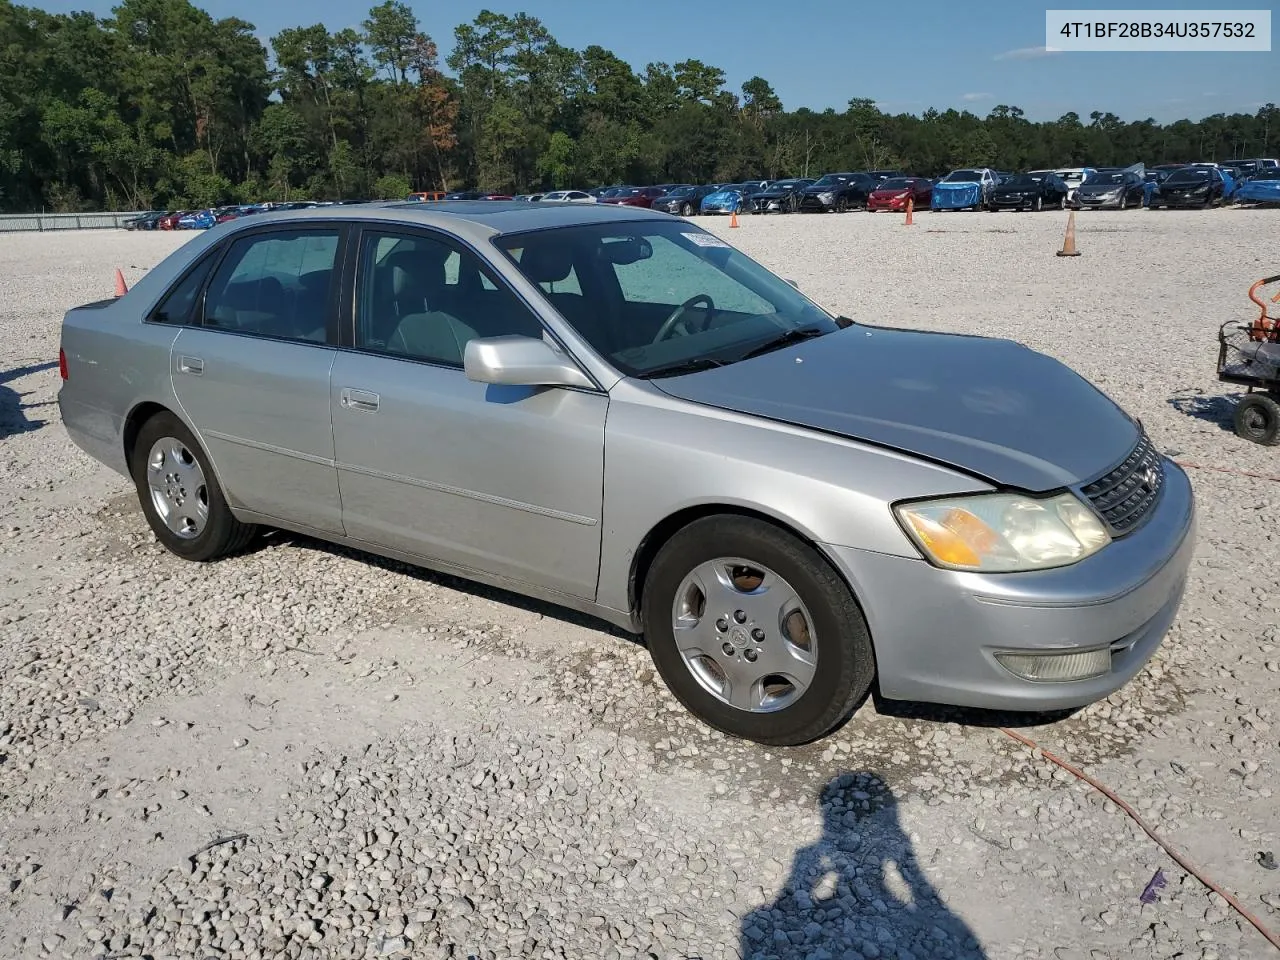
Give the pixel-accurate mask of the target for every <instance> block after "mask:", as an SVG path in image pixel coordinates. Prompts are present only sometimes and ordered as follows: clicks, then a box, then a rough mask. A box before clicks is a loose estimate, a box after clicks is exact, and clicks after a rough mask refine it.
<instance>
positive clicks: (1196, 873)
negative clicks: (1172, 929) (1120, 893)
mask: <svg viewBox="0 0 1280 960" xmlns="http://www.w3.org/2000/svg"><path fill="white" fill-rule="evenodd" d="M1000 732H1001V733H1003V734H1004V735H1005V736H1007V737H1011V738H1012V739H1014V740H1017V741H1018V742H1019V743H1021V744H1022V745H1023V746H1026V747H1030V748H1031V749H1032V750H1039V751H1040V755H1041V756H1043V757H1044V758H1045V759H1046V760H1048V761H1050V762H1051V763H1056V764H1057V765H1058V766H1060V767H1061V768H1062V769H1063V770H1065V771H1067V773H1070V774H1072V775H1073V776H1075V777H1077V778H1079V779H1080V780H1083V781H1084V782H1085V783H1087V784H1089V786H1091V787H1093V789H1095V790H1097V791H1098V792H1099V793H1101V794H1102V795H1103V796H1104V797H1106V798H1107V799H1108V800H1110V801H1111V802H1112V803H1114V804H1115V805H1116V806H1117V807H1119V808H1120V809H1121V810H1123V811H1124V812H1125V813H1127V814H1128V815H1129V817H1130V818H1131V819H1132V820H1133V822H1134V823H1136V824H1137V825H1138V826H1140V827H1141V828H1142V831H1143V833H1145V834H1146V835H1147V836H1149V837H1150V838H1151V839H1152V840H1154V841H1155V842H1156V843H1157V844H1159V846H1160V848H1161V849H1162V850H1164V852H1165V853H1167V854H1169V856H1171V857H1173V859H1174V861H1175V862H1177V864H1178V866H1180V867H1182V869H1183V870H1185V871H1187V873H1189V874H1191V876H1193V877H1195V878H1196V879H1197V880H1199V881H1200V882H1201V883H1203V884H1204V885H1205V886H1206V887H1208V888H1209V889H1210V890H1212V891H1213V892H1214V893H1216V894H1217V895H1218V896H1220V897H1221V898H1222V899H1223V900H1225V901H1227V903H1229V904H1231V908H1232V909H1233V910H1235V912H1236V913H1238V914H1240V916H1242V917H1244V918H1245V919H1246V920H1248V921H1249V922H1250V923H1251V924H1253V926H1254V927H1255V928H1256V929H1257V931H1258V932H1259V933H1260V934H1262V935H1263V936H1264V937H1266V938H1267V942H1268V943H1270V944H1271V945H1272V946H1273V947H1275V948H1276V949H1277V950H1280V935H1277V934H1274V933H1272V932H1271V931H1270V930H1268V929H1267V928H1266V927H1264V926H1263V925H1262V921H1261V920H1259V919H1258V918H1257V917H1255V916H1254V915H1253V914H1252V913H1250V912H1249V911H1248V910H1246V909H1245V908H1244V906H1243V905H1242V904H1241V903H1240V901H1239V900H1237V899H1236V898H1235V897H1233V896H1232V895H1231V894H1230V893H1228V892H1227V891H1226V890H1223V889H1222V888H1221V887H1220V886H1218V885H1217V884H1216V883H1214V882H1213V881H1212V880H1210V879H1209V878H1208V877H1206V876H1205V875H1204V874H1203V873H1201V872H1200V870H1199V869H1198V868H1197V867H1196V866H1195V864H1193V863H1191V861H1189V860H1187V859H1186V858H1185V857H1184V856H1182V854H1180V853H1178V852H1177V851H1176V850H1174V849H1173V847H1171V846H1170V845H1169V844H1168V843H1167V842H1166V841H1165V840H1164V838H1163V837H1161V836H1160V835H1159V834H1158V833H1156V832H1155V830H1153V829H1152V828H1151V827H1150V826H1149V825H1148V824H1147V822H1146V821H1145V820H1143V819H1142V817H1140V816H1138V812H1137V811H1136V810H1134V809H1133V807H1131V806H1129V804H1127V803H1125V802H1124V801H1123V800H1121V799H1120V798H1119V797H1118V796H1116V795H1115V793H1114V792H1113V791H1112V790H1111V789H1110V788H1109V787H1107V786H1105V785H1104V784H1102V783H1100V782H1099V781H1097V780H1095V779H1094V778H1093V777H1091V776H1089V774H1087V773H1085V772H1084V771H1083V770H1081V769H1079V768H1078V767H1074V766H1072V765H1071V764H1070V763H1067V761H1065V760H1063V759H1062V758H1061V757H1058V756H1055V755H1054V754H1052V753H1050V752H1049V751H1048V750H1046V749H1044V747H1042V746H1040V745H1039V744H1037V743H1036V742H1035V741H1034V740H1031V739H1028V738H1027V737H1024V736H1023V735H1022V734H1020V733H1017V732H1015V731H1013V730H1009V729H1006V728H1005V727H1001V728H1000Z"/></svg>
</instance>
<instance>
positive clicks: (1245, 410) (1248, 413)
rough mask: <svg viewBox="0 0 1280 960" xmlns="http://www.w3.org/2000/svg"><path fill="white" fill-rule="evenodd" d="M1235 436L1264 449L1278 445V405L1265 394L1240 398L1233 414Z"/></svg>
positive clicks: (1279, 420)
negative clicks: (1259, 445) (1260, 445)
mask: <svg viewBox="0 0 1280 960" xmlns="http://www.w3.org/2000/svg"><path fill="white" fill-rule="evenodd" d="M1235 428H1236V436H1238V437H1242V438H1243V439H1245V440H1251V441H1253V442H1254V443H1259V444H1262V446H1264V447H1274V446H1276V445H1277V444H1280V403H1277V402H1276V398H1275V397H1273V396H1271V395H1270V394H1266V393H1250V394H1247V395H1245V396H1244V397H1241V398H1240V402H1239V403H1238V404H1236V413H1235Z"/></svg>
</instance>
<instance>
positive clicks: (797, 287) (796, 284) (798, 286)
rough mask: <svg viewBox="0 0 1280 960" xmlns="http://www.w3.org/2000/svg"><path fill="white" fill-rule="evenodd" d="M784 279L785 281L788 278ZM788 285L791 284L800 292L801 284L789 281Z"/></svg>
mask: <svg viewBox="0 0 1280 960" xmlns="http://www.w3.org/2000/svg"><path fill="white" fill-rule="evenodd" d="M783 279H784V280H786V278H785V277H784V278H783ZM787 283H789V284H791V285H792V286H793V287H795V288H796V289H797V290H799V289H800V284H798V283H796V282H795V281H794V280H787Z"/></svg>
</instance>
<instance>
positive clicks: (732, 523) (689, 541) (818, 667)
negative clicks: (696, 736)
mask: <svg viewBox="0 0 1280 960" xmlns="http://www.w3.org/2000/svg"><path fill="white" fill-rule="evenodd" d="M727 559H731V560H734V561H740V562H735V563H733V564H732V565H729V566H725V565H722V564H720V563H718V562H717V561H723V560H727ZM756 564H758V565H759V567H758V568H757V567H755V566H753V565H756ZM744 571H751V574H750V575H747V574H746V573H745V572H744ZM757 575H759V576H763V577H765V578H766V579H765V580H764V581H763V583H762V582H761V581H760V580H759V579H758V577H757ZM753 578H755V579H753ZM770 583H771V584H772V586H765V584H770ZM699 584H701V586H699ZM775 591H776V592H775ZM797 614H799V615H800V620H799V621H796V620H795V617H796V615H797ZM641 616H642V622H643V624H644V631H645V642H646V643H647V644H648V646H649V652H650V655H651V656H652V657H653V662H654V665H655V666H656V668H657V670H658V673H659V674H660V675H661V676H662V678H663V680H664V681H665V682H666V684H667V686H668V688H669V689H670V690H671V692H672V693H673V694H674V695H675V697H676V699H678V700H679V701H680V702H681V703H682V704H683V705H684V706H685V708H686V709H688V710H689V711H690V712H691V713H692V714H694V715H695V716H696V717H698V718H699V719H701V720H702V721H703V722H704V723H707V724H708V725H710V726H712V727H715V728H716V729H718V730H722V731H724V732H725V733H727V734H730V735H731V736H735V737H741V738H743V739H746V740H752V741H755V742H756V743H763V744H771V745H777V746H794V745H798V744H802V743H809V742H811V741H813V740H816V739H818V738H819V737H822V736H823V735H824V734H827V733H829V732H830V731H831V730H832V729H833V728H835V727H836V726H837V725H839V724H840V723H842V722H843V721H844V720H846V719H847V718H848V717H849V716H850V714H852V712H853V710H854V708H855V707H856V706H857V705H858V704H859V703H860V702H861V701H862V700H863V699H864V698H865V697H866V695H867V693H868V692H869V691H870V689H871V683H872V681H873V679H874V677H875V655H874V651H873V649H872V645H871V637H870V634H869V632H868V630H867V625H866V620H865V619H864V617H863V615H862V610H861V608H860V607H859V606H858V603H857V601H856V600H855V599H854V597H853V595H852V593H850V591H849V588H848V586H846V584H845V582H844V581H843V580H842V579H841V578H840V576H839V574H837V573H836V571H835V570H834V569H833V568H832V567H831V565H830V564H829V563H828V562H827V561H826V560H825V559H824V558H823V557H822V556H821V555H820V554H819V553H818V552H817V551H816V550H814V549H813V548H812V547H810V546H808V545H807V544H805V543H803V542H801V541H800V540H798V539H797V538H795V537H794V536H792V535H791V534H789V533H787V532H785V531H783V530H780V529H778V528H777V527H775V526H773V525H772V524H769V523H766V522H764V521H762V520H756V519H754V518H748V517H737V516H713V517H707V518H704V519H702V520H696V521H694V522H693V523H691V524H689V525H688V526H687V527H685V528H684V529H683V530H681V531H679V532H678V533H676V535H675V536H673V537H672V538H671V539H670V540H669V541H668V542H667V543H666V544H665V545H664V546H663V547H662V549H661V550H660V551H659V552H658V555H657V557H656V558H655V559H654V562H653V566H652V567H651V568H650V570H649V573H648V576H647V577H646V579H645V584H644V597H643V601H642V611H641ZM677 623H679V624H680V625H681V626H680V639H679V640H677V636H676V630H677ZM797 623H798V624H799V627H797ZM800 628H803V629H800ZM797 636H802V637H803V638H804V640H805V643H804V644H803V645H797V644H794V643H793V642H792V640H793V639H795V638H796V637H797ZM789 638H790V639H789ZM681 646H684V647H685V652H682V651H681ZM695 648H696V650H697V651H698V652H696V653H690V652H689V651H690V650H691V649H695ZM778 658H780V659H778ZM757 659H758V660H759V665H758V666H752V665H754V664H756V663H757ZM777 664H780V665H781V666H782V668H785V669H794V670H795V671H796V678H795V680H794V681H793V680H792V679H789V678H784V676H783V675H782V674H780V673H775V672H772V671H770V669H769V668H770V667H772V666H774V665H777ZM739 690H741V691H743V693H742V694H741V695H738V694H736V693H731V692H730V691H739ZM731 699H734V700H738V701H739V703H740V704H745V705H733V704H732V703H730V702H729V701H730V700H731Z"/></svg>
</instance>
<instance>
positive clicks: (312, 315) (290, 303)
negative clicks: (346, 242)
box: [204, 229, 338, 343]
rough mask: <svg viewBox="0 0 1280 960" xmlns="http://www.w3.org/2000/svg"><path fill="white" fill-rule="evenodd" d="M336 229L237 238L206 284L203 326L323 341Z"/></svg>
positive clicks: (237, 331)
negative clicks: (207, 289)
mask: <svg viewBox="0 0 1280 960" xmlns="http://www.w3.org/2000/svg"><path fill="white" fill-rule="evenodd" d="M337 255H338V231H337V230H336V229H329V230H288V231H279V232H273V233H262V234H256V235H253V236H248V237H244V238H242V239H240V240H237V241H236V242H235V244H234V245H233V246H232V247H231V250H230V252H229V253H228V254H227V257H226V259H225V260H223V262H222V263H221V265H220V266H219V267H218V270H217V272H216V273H215V274H214V276H213V280H212V282H211V283H210V284H209V292H208V294H207V295H206V297H205V304H204V326H206V327H213V328H215V329H219V330H229V331H232V332H234V333H250V334H255V335H257V336H261V337H274V338H277V339H281V340H301V341H304V342H307V343H324V342H326V339H327V336H326V334H327V327H328V316H329V291H330V287H331V285H332V282H333V277H334V266H335V263H336V260H337Z"/></svg>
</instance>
